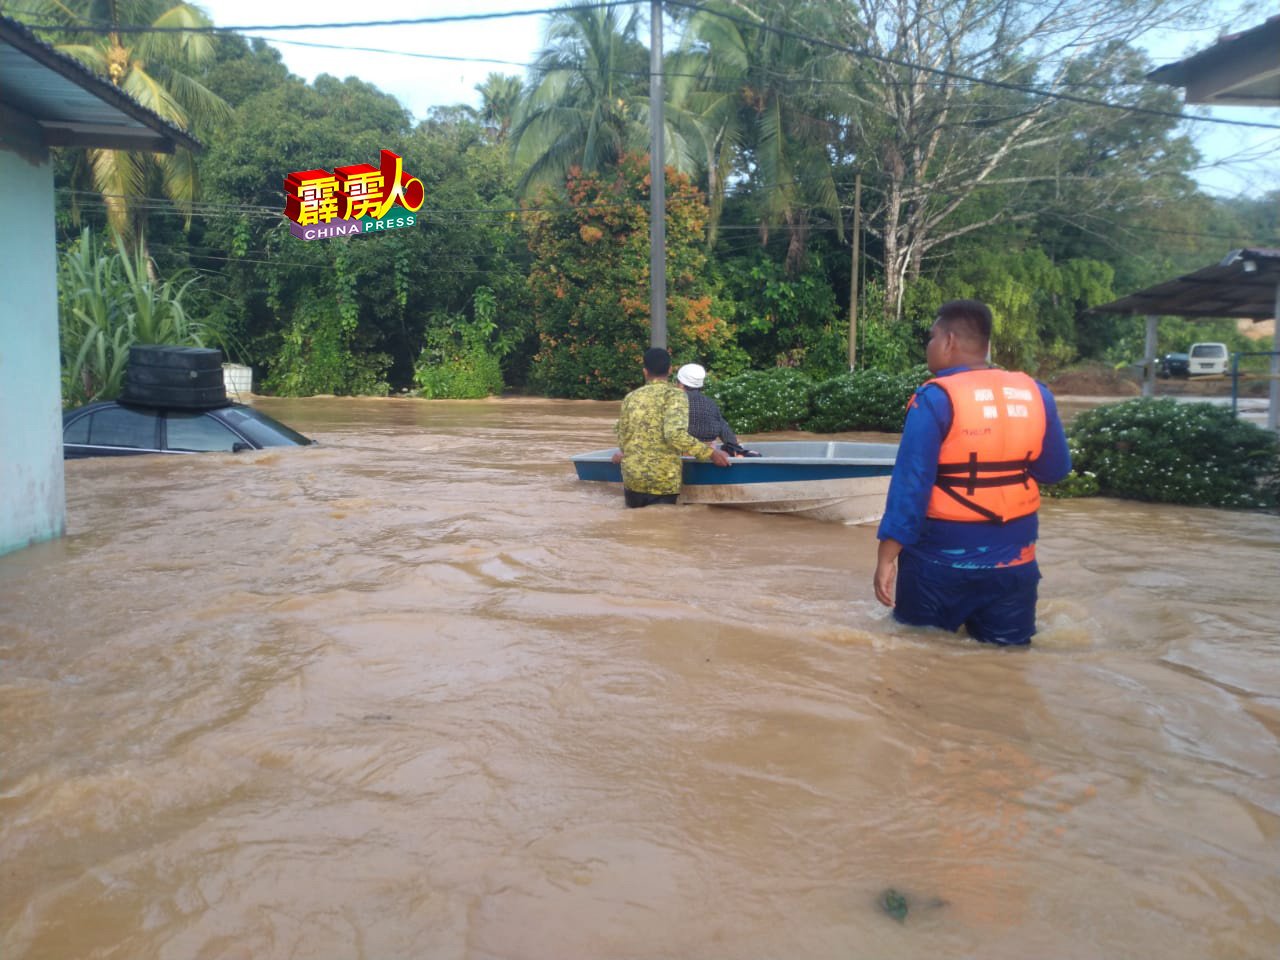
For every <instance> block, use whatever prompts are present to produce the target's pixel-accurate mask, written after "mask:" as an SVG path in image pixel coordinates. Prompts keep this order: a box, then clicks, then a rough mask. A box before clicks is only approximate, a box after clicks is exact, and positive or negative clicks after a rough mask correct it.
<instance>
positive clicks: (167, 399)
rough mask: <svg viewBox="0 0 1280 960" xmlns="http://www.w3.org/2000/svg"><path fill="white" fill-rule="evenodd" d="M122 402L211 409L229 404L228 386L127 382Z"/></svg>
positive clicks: (122, 393)
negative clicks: (136, 384)
mask: <svg viewBox="0 0 1280 960" xmlns="http://www.w3.org/2000/svg"><path fill="white" fill-rule="evenodd" d="M120 402H121V403H124V404H130V405H132V406H135V407H175V408H177V409H180V410H211V409H213V408H214V407H225V406H227V405H228V403H229V401H228V400H227V389H226V387H222V386H218V387H157V386H152V385H146V386H135V385H131V384H128V383H126V384H125V388H124V390H122V391H121V392H120Z"/></svg>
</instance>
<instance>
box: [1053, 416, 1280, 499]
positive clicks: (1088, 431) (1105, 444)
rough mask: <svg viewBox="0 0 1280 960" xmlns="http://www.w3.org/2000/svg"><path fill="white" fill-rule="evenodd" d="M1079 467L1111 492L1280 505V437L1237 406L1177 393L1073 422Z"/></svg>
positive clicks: (1073, 440)
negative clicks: (1185, 398)
mask: <svg viewBox="0 0 1280 960" xmlns="http://www.w3.org/2000/svg"><path fill="white" fill-rule="evenodd" d="M1071 441H1072V446H1073V449H1074V451H1075V456H1074V461H1075V463H1074V465H1075V468H1076V470H1077V471H1088V472H1092V473H1094V474H1096V476H1097V480H1098V486H1099V488H1100V489H1101V491H1102V492H1103V493H1105V494H1110V495H1113V496H1117V497H1128V498H1130V499H1134V500H1152V501H1156V502H1159V503H1182V504H1192V505H1203V506H1215V507H1236V508H1258V507H1261V508H1275V507H1276V506H1277V505H1280V443H1278V442H1277V439H1276V437H1275V435H1273V434H1272V433H1270V432H1269V431H1266V430H1263V429H1261V428H1260V427H1257V426H1254V425H1253V424H1251V423H1248V422H1247V421H1243V420H1237V419H1236V418H1235V417H1234V416H1232V414H1231V411H1229V410H1227V409H1226V408H1224V407H1217V406H1213V405H1211V404H1207V403H1179V402H1177V401H1176V400H1173V399H1171V398H1167V397H1166V398H1162V399H1158V400H1150V399H1141V400H1129V401H1127V402H1125V403H1120V404H1111V405H1108V406H1102V407H1096V408H1094V409H1093V410H1088V411H1086V412H1084V413H1082V414H1080V415H1079V416H1078V417H1076V419H1075V422H1074V423H1073V424H1072V426H1071Z"/></svg>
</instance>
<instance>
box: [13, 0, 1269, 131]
mask: <svg viewBox="0 0 1280 960" xmlns="http://www.w3.org/2000/svg"><path fill="white" fill-rule="evenodd" d="M664 2H665V3H666V4H667V5H668V6H671V7H679V8H681V9H685V10H689V11H692V12H695V13H705V14H708V15H710V16H715V17H719V18H721V19H723V20H728V21H729V22H731V23H736V24H738V25H739V26H744V27H747V28H749V29H752V30H760V31H763V32H768V33H773V34H775V35H777V36H780V37H784V38H787V39H791V40H798V41H800V42H802V43H808V44H812V45H813V46H817V47H824V48H826V49H829V50H834V51H836V52H839V53H847V54H853V55H854V56H858V57H865V58H866V59H869V60H875V61H877V62H880V63H885V64H888V65H890V66H897V67H902V68H904V69H908V70H919V71H921V72H923V73H927V74H932V75H934V76H938V77H943V78H946V79H948V80H952V81H958V82H963V83H971V84H975V85H979V86H986V87H992V88H995V89H1000V90H1010V91H1014V92H1017V93H1023V94H1027V95H1029V96H1035V97H1041V98H1044V99H1050V100H1061V101H1065V102H1068V103H1076V104H1080V105H1082V106H1092V107H1097V108H1099V109H1105V110H1117V111H1122V112H1125V113H1130V114H1141V115H1145V116H1156V117H1164V118H1166V119H1172V120H1179V121H1189V122H1193V123H1213V124H1219V125H1223V126H1233V127H1251V128H1257V129H1264V130H1280V124H1274V123H1263V122H1261V121H1251V120H1229V119H1226V118H1224V117H1210V116H1199V115H1196V114H1187V113H1181V112H1176V111H1172V110H1157V109H1155V108H1152V107H1141V106H1136V105H1125V104H1117V103H1111V102H1108V101H1106V100H1099V99H1096V98H1094V97H1084V96H1080V95H1078V94H1072V93H1066V92H1064V91H1059V90H1045V89H1042V88H1039V87H1035V86H1032V85H1031V84H1022V83H1013V82H1011V81H1007V80H995V79H991V78H988V77H976V76H970V75H967V74H963V73H960V72H958V71H954V70H947V69H945V68H943V67H933V66H929V65H927V64H920V63H913V62H911V61H909V60H903V59H901V58H898V57H890V56H888V55H886V54H880V53H876V52H875V51H873V50H870V49H868V48H866V47H863V46H858V45H854V44H846V43H837V42H835V41H832V40H826V39H823V38H822V37H815V36H812V35H810V34H805V33H801V32H799V31H796V30H789V29H786V28H785V27H777V26H773V25H771V24H766V23H761V22H758V21H754V20H750V19H748V18H746V17H741V16H737V15H735V14H731V13H727V12H725V11H723V10H715V9H711V8H710V7H707V6H705V5H704V4H700V3H690V2H686V0H664ZM630 5H631V4H630V3H623V2H618V0H611V2H603V3H584V4H571V5H567V6H563V7H541V8H536V9H529V10H512V11H501V12H491V13H471V14H454V15H448V16H439V17H407V18H399V19H394V20H364V21H352V22H345V23H344V22H326V23H305V24H298V23H292V24H271V25H266V26H262V25H253V26H221V27H220V26H213V25H210V26H207V27H204V26H201V27H156V26H149V25H144V24H117V23H111V22H108V21H101V20H97V21H79V22H77V23H72V24H35V23H29V24H27V26H28V28H30V29H33V30H46V31H69V32H83V31H99V32H101V31H110V32H114V33H240V34H256V33H271V32H278V31H289V30H333V29H353V28H373V27H403V26H416V25H429V24H443V23H471V22H478V21H486V20H497V19H512V18H518V17H530V16H547V15H551V14H560V13H567V12H579V11H588V10H603V9H612V8H614V7H620V6H630Z"/></svg>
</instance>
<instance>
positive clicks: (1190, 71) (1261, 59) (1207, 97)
mask: <svg viewBox="0 0 1280 960" xmlns="http://www.w3.org/2000/svg"><path fill="white" fill-rule="evenodd" d="M1147 79H1148V80H1154V81H1155V82H1156V83H1166V84H1168V85H1169V86H1171V87H1185V88H1186V91H1187V92H1186V101H1187V103H1213V104H1220V105H1223V106H1232V105H1234V106H1253V107H1278V106H1280V14H1277V15H1276V16H1274V17H1271V18H1270V19H1268V20H1267V22H1266V23H1264V24H1262V25H1261V26H1257V27H1254V28H1253V29H1251V30H1243V31H1241V32H1240V33H1232V34H1227V35H1225V36H1223V37H1220V38H1219V39H1218V42H1217V43H1215V44H1214V45H1213V46H1211V47H1206V48H1205V49H1204V50H1201V51H1200V52H1199V53H1197V54H1194V55H1192V56H1190V57H1187V58H1186V59H1185V60H1179V61H1177V62H1176V63H1167V64H1165V65H1164V66H1163V67H1160V68H1159V69H1156V70H1153V71H1151V72H1150V73H1148V74H1147Z"/></svg>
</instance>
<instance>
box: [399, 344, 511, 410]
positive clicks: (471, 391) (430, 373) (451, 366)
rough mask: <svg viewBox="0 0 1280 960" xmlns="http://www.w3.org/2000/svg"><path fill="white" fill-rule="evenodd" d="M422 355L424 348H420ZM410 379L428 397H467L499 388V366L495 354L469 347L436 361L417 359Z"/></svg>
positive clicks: (500, 377)
mask: <svg viewBox="0 0 1280 960" xmlns="http://www.w3.org/2000/svg"><path fill="white" fill-rule="evenodd" d="M423 355H424V357H425V356H426V355H427V351H425V350H424V351H423ZM413 379H414V380H416V381H417V383H418V386H419V387H421V388H422V389H421V390H420V391H419V392H420V395H421V396H423V397H426V398H427V399H429V400H450V399H452V400H470V399H475V398H478V397H488V396H491V395H492V394H495V393H501V392H502V367H501V364H500V363H499V362H498V358H497V357H495V356H494V355H493V354H491V353H486V352H485V351H484V350H483V349H480V348H471V349H468V350H466V351H464V352H463V353H459V354H455V355H453V356H450V357H449V358H448V359H446V360H441V361H439V362H438V363H431V362H429V361H425V360H422V359H420V360H419V361H418V364H417V366H415V367H414V370H413Z"/></svg>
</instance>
